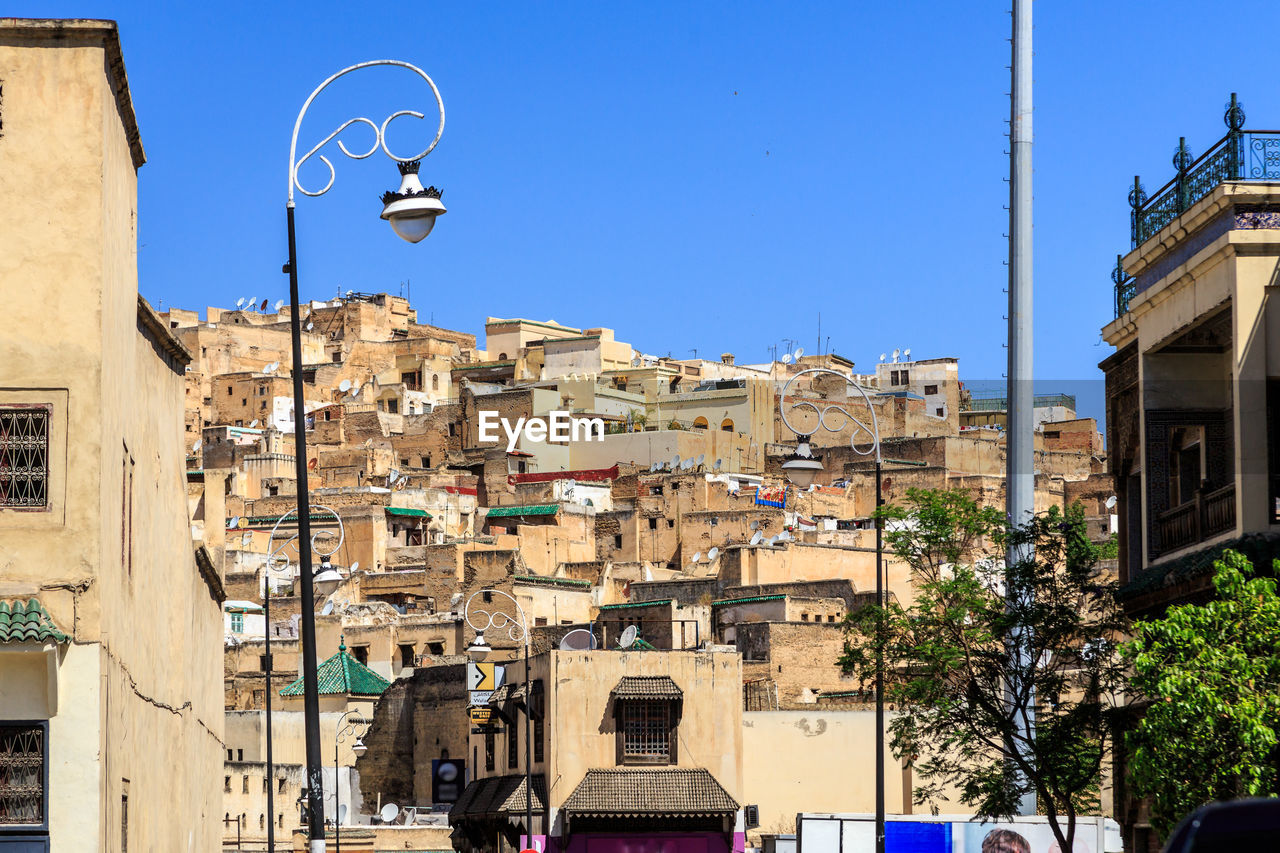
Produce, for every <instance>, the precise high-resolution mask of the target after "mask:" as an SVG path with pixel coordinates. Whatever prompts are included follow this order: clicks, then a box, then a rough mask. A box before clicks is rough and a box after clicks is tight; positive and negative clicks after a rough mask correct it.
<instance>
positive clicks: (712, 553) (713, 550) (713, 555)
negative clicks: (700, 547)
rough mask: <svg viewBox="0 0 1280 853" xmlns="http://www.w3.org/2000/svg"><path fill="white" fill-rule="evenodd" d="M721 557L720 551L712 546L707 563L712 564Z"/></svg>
mask: <svg viewBox="0 0 1280 853" xmlns="http://www.w3.org/2000/svg"><path fill="white" fill-rule="evenodd" d="M719 556H720V549H719V548H717V547H715V546H712V548H711V550H710V551H708V552H707V562H708V563H710V562H711V561H713V560H714V559H715V558H716V557H719Z"/></svg>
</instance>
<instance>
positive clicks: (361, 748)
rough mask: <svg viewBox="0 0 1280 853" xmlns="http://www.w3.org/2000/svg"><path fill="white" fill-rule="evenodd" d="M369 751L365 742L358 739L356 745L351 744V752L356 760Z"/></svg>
mask: <svg viewBox="0 0 1280 853" xmlns="http://www.w3.org/2000/svg"><path fill="white" fill-rule="evenodd" d="M368 751H369V747H367V746H365V745H364V741H362V740H360V739H358V738H357V739H356V742H355V743H353V744H351V752H352V753H353V754H354V755H355V757H356V758H359V757H360V756H362V755H364V754H365V753H366V752H368Z"/></svg>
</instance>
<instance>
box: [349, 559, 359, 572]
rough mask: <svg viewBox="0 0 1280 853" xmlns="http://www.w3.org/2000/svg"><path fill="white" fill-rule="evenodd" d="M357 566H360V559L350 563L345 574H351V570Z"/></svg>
mask: <svg viewBox="0 0 1280 853" xmlns="http://www.w3.org/2000/svg"><path fill="white" fill-rule="evenodd" d="M358 568H360V561H359V560H356V561H355V562H354V563H352V564H351V569H350V570H349V571H348V572H347V574H351V572H354V571H355V570H356V569H358Z"/></svg>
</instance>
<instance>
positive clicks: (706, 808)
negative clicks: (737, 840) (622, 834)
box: [561, 767, 738, 817]
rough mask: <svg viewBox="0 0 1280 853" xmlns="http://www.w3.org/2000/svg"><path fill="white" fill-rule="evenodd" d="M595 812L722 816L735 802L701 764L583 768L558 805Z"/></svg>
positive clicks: (731, 810) (578, 811)
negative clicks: (582, 774) (697, 765)
mask: <svg viewBox="0 0 1280 853" xmlns="http://www.w3.org/2000/svg"><path fill="white" fill-rule="evenodd" d="M561 808H563V809H564V811H565V812H566V813H568V814H570V815H579V816H581V815H593V816H596V817H626V816H663V815H666V816H670V815H676V816H679V815H727V814H733V813H734V812H736V811H737V810H738V803H737V801H735V800H734V799H733V797H731V796H729V793H728V792H727V791H726V790H725V789H724V788H723V787H721V786H720V783H719V782H717V781H716V778H715V777H714V776H712V775H711V774H710V773H709V772H708V771H706V770H704V769H702V768H676V767H664V768H656V769H640V768H622V767H620V768H614V769H605V770H588V771H587V775H586V776H584V777H583V779H582V781H581V782H579V783H578V787H577V788H574V790H573V793H572V794H570V795H569V798H568V799H567V800H565V802H564V805H563V806H562V807H561Z"/></svg>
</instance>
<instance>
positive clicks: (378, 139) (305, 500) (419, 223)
mask: <svg viewBox="0 0 1280 853" xmlns="http://www.w3.org/2000/svg"><path fill="white" fill-rule="evenodd" d="M378 65H389V66H395V67H398V68H405V69H408V70H410V71H413V72H414V73H416V74H417V75H418V76H419V77H421V78H422V79H423V80H425V81H426V83H427V85H428V86H430V87H431V92H432V94H433V96H434V97H435V101H436V104H437V106H438V107H439V109H440V126H439V128H438V129H437V131H436V135H435V139H433V140H432V141H431V144H430V145H428V146H427V147H426V149H424V150H423V151H421V152H419V153H418V154H416V155H414V156H412V157H397V156H396V155H394V154H392V153H391V151H390V150H389V149H388V148H387V141H386V132H387V125H389V124H390V123H391V122H392V120H393V119H396V118H398V117H400V116H405V115H408V116H413V117H415V118H422V117H423V114H422V113H420V112H417V111H415V110H400V111H398V112H395V113H392V114H391V115H390V116H388V117H387V118H386V119H385V120H384V121H383V122H382V124H381V125H377V124H374V123H373V121H371V120H370V119H367V118H363V117H359V118H352V119H348V120H347V121H345V122H343V123H342V124H341V125H339V126H338V128H337V129H336V130H334V131H333V132H332V133H330V134H329V135H328V136H326V137H325V138H324V139H323V140H321V141H320V142H319V143H318V144H317V145H315V146H314V147H312V148H311V150H310V151H308V152H307V153H306V154H303V155H302V157H301V158H299V157H298V156H297V152H298V131H299V130H300V129H301V127H302V119H303V118H304V117H305V116H306V114H307V109H308V108H309V107H310V106H311V102H312V101H314V100H315V99H316V96H317V95H319V94H320V93H321V92H322V91H323V90H324V89H325V88H326V87H327V86H328V85H329V84H330V83H332V82H333V81H335V80H337V79H338V78H339V77H342V76H344V75H346V74H350V73H351V72H352V71H358V70H360V69H362V68H370V67H373V66H378ZM353 124H362V125H365V126H367V127H369V128H370V129H372V130H373V132H374V136H375V139H374V144H373V146H372V147H370V149H369V150H368V151H366V152H363V153H354V154H353V153H352V152H351V151H349V150H348V149H347V147H346V145H345V144H343V142H342V140H338V147H339V149H340V150H341V151H342V153H343V154H345V155H346V156H348V157H351V158H353V159H356V160H362V159H364V158H366V157H369V156H371V155H372V154H373V153H374V152H376V151H377V150H378V149H379V148H381V149H382V151H383V153H385V154H386V155H387V156H388V157H390V158H391V159H392V160H395V161H396V163H397V165H398V166H399V167H400V175H401V182H400V189H399V190H398V191H395V192H389V193H386V194H385V195H384V196H383V199H382V200H383V209H382V214H381V216H382V218H383V219H385V220H387V221H388V222H390V223H391V227H392V228H393V229H394V230H395V232H396V234H398V235H399V236H400V237H402V238H403V239H405V240H407V241H409V242H410V243H416V242H418V241H419V240H422V239H423V238H424V237H426V236H427V235H428V234H430V233H431V229H432V228H433V227H434V225H435V220H436V217H437V216H439V215H440V214H442V213H444V212H445V207H444V205H443V204H441V203H440V192H439V190H436V189H435V188H434V187H430V188H427V189H424V188H423V187H422V184H421V182H419V180H418V164H419V161H421V160H422V158H423V157H425V156H427V155H428V154H430V153H431V151H432V149H434V148H435V147H436V144H437V143H438V142H439V141H440V136H441V134H443V133H444V102H443V101H442V100H441V99H440V91H439V90H438V89H437V88H436V84H435V82H434V81H432V79H431V78H430V77H428V76H427V74H426V72H424V71H423V70H422V69H420V68H418V67H417V66H414V65H411V64H409V63H408V62H401V61H399V60H395V59H378V60H374V61H372V62H361V63H359V64H357V65H352V66H350V67H349V68H344V69H342V70H341V71H339V72H338V73H336V74H334V75H332V76H330V77H329V78H328V79H326V80H325V81H324V82H323V83H321V84H320V85H319V86H317V87H316V89H315V91H313V92H312V93H311V95H310V97H308V98H307V100H306V102H305V103H304V104H303V105H302V110H301V112H299V113H298V118H297V121H296V122H294V125H293V138H292V140H291V141H290V144H289V200H288V204H287V206H286V216H287V220H288V231H289V261H288V263H286V264H285V267H284V271H285V272H287V273H288V274H289V308H290V310H289V315H290V316H289V331H290V334H291V336H292V345H293V347H292V348H293V371H292V372H293V436H294V456H295V460H296V472H297V473H296V476H297V481H298V489H297V491H298V564H299V578H300V581H301V584H300V585H301V601H300V606H301V611H302V614H301V615H302V618H301V619H300V620H299V621H300V622H301V628H302V679H303V717H304V728H305V732H306V765H307V772H306V786H307V791H308V796H309V800H308V802H309V809H308V829H309V839H310V841H309V849H310V851H311V853H324V848H325V839H324V808H323V803H324V790H323V776H322V771H321V760H320V698H319V693H318V690H317V683H316V625H315V591H314V588H313V580H314V579H313V578H312V574H311V507H310V500H309V494H308V491H309V489H308V482H307V453H306V449H307V417H306V401H305V399H304V396H303V382H302V368H303V362H302V316H301V312H300V310H299V301H300V300H299V298H298V248H297V240H296V235H295V229H294V202H293V190H294V187H295V186H296V187H297V189H298V190H299V191H300V192H301V193H302V194H303V195H307V196H319V195H324V194H325V193H326V192H328V191H329V188H330V187H332V186H333V181H334V177H335V173H334V168H333V163H331V162H330V161H329V159H328V158H327V157H325V156H324V155H323V154H320V155H318V156H319V157H320V161H321V162H322V163H324V165H325V166H326V167H328V169H329V181H328V183H327V184H325V186H324V187H323V188H322V189H320V190H317V191H311V190H307V189H306V188H304V187H303V186H302V184H301V183H300V182H299V180H298V169H299V168H300V167H301V166H302V164H303V163H305V162H306V161H307V160H308V159H310V158H311V156H312V155H314V154H317V152H319V151H320V149H321V148H323V147H324V146H325V145H327V144H329V142H331V141H333V140H334V139H335V138H336V137H337V136H338V135H339V134H341V133H342V132H343V131H344V130H346V129H347V128H348V127H350V126H351V125H353Z"/></svg>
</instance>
